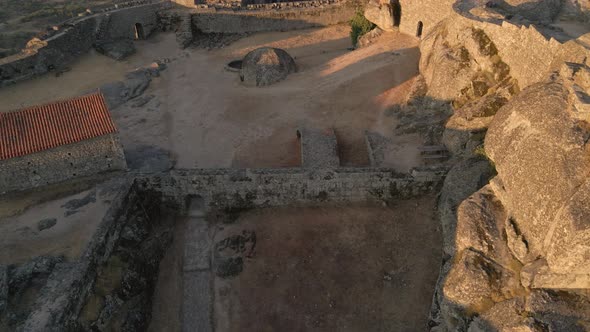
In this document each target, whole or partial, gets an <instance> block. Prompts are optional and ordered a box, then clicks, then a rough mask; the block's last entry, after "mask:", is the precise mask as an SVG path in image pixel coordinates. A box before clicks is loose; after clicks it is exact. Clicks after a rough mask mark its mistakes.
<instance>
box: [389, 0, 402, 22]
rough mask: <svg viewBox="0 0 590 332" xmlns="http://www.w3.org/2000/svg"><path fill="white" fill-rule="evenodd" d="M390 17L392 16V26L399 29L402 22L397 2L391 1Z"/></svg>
mask: <svg viewBox="0 0 590 332" xmlns="http://www.w3.org/2000/svg"><path fill="white" fill-rule="evenodd" d="M391 16H393V25H394V26H396V27H399V25H400V22H401V20H402V6H401V4H400V3H399V0H393V1H391Z"/></svg>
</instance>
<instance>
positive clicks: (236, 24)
mask: <svg viewBox="0 0 590 332" xmlns="http://www.w3.org/2000/svg"><path fill="white" fill-rule="evenodd" d="M286 4H289V3H282V4H281V5H283V6H287V5H286ZM273 5H276V4H273ZM254 6H256V5H254ZM261 6H267V5H261ZM270 6H271V7H270V8H272V5H270ZM285 8H287V9H280V10H277V9H267V8H266V7H264V8H263V9H260V10H236V11H231V10H217V11H216V10H207V9H206V10H201V11H200V12H197V13H195V14H194V15H193V25H194V26H195V27H196V28H197V29H198V30H200V31H202V32H205V33H245V32H259V31H285V30H296V29H306V28H312V27H320V26H328V25H333V24H339V23H344V22H347V21H348V20H350V18H351V17H352V16H353V15H354V7H353V6H352V5H351V4H348V3H335V4H331V5H325V6H321V7H320V6H318V7H314V6H312V5H311V2H310V5H309V6H308V7H307V6H306V7H302V8H299V7H285Z"/></svg>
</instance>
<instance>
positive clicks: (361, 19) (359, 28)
mask: <svg viewBox="0 0 590 332" xmlns="http://www.w3.org/2000/svg"><path fill="white" fill-rule="evenodd" d="M373 28H375V24H373V23H371V22H370V21H369V20H367V19H366V18H365V15H363V12H362V11H361V10H357V11H356V13H355V14H354V16H353V18H352V19H351V20H350V39H351V40H352V45H353V46H356V44H357V42H358V40H359V38H360V37H361V36H362V35H364V34H365V33H367V32H369V31H371V30H373Z"/></svg>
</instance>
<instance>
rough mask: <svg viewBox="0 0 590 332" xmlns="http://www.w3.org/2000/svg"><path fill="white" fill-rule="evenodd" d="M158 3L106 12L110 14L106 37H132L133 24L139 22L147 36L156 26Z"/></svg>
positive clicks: (133, 36)
mask: <svg viewBox="0 0 590 332" xmlns="http://www.w3.org/2000/svg"><path fill="white" fill-rule="evenodd" d="M158 8H159V4H152V5H146V6H139V7H131V8H125V9H122V10H118V11H115V12H112V13H110V14H107V15H109V16H110V18H109V20H110V22H109V24H108V29H107V32H106V36H105V37H106V38H107V39H134V38H135V24H136V23H139V24H141V26H142V28H143V32H144V35H145V36H146V37H147V36H149V35H150V34H151V33H152V32H153V31H154V30H155V29H156V27H157V26H158V16H157V13H156V12H157V9H158Z"/></svg>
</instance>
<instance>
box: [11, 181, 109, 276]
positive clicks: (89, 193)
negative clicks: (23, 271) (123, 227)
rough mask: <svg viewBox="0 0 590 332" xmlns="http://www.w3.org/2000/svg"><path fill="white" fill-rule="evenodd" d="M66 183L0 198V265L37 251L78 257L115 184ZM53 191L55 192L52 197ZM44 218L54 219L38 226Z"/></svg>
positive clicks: (21, 260)
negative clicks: (80, 186) (82, 187)
mask: <svg viewBox="0 0 590 332" xmlns="http://www.w3.org/2000/svg"><path fill="white" fill-rule="evenodd" d="M61 187H63V186H61ZM69 187H70V189H68V190H67V191H64V188H57V187H55V186H54V187H51V188H47V190H46V191H44V192H40V193H29V194H27V195H26V196H25V197H22V198H19V197H14V198H12V197H5V198H2V199H1V200H0V265H1V264H18V263H23V262H26V261H27V260H29V259H32V258H34V257H37V256H40V255H50V256H64V257H65V258H66V259H69V260H75V259H77V258H79V257H80V255H81V254H82V253H83V251H84V249H86V246H87V245H88V243H89V241H90V240H91V239H92V236H93V235H94V233H95V231H96V228H97V227H98V225H99V224H100V222H101V221H102V218H103V217H104V215H105V214H106V212H107V211H108V208H109V207H110V205H111V202H112V199H113V198H114V196H115V193H116V188H118V185H117V180H113V181H107V182H105V183H102V184H99V185H98V186H96V187H94V188H92V189H87V190H76V188H75V187H73V186H69ZM72 190H73V191H72ZM55 193H59V194H57V197H52V196H54V195H56V194H55ZM48 195H49V196H48ZM39 202H41V203H39ZM48 219H54V225H53V226H51V227H49V228H46V229H43V228H40V227H39V224H40V222H41V221H42V220H48Z"/></svg>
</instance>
